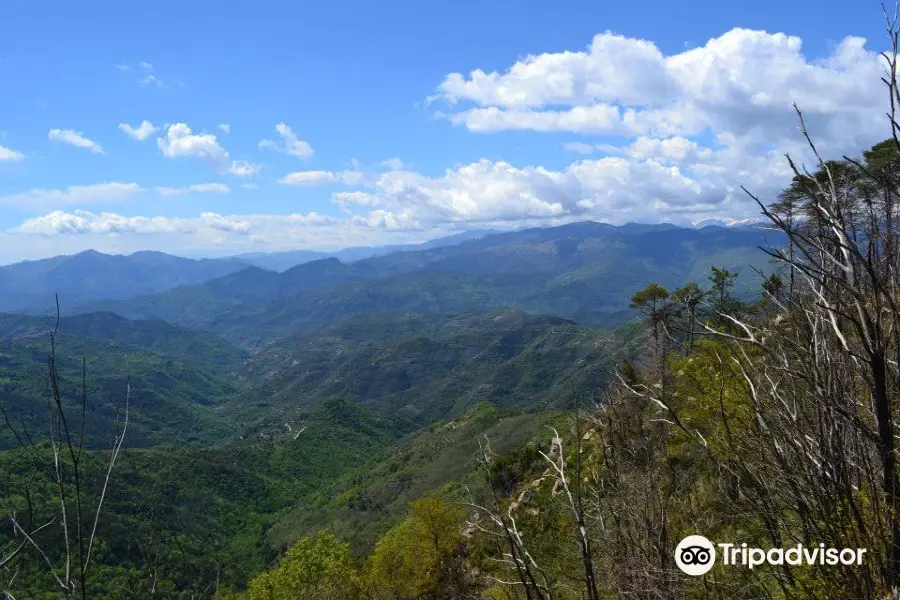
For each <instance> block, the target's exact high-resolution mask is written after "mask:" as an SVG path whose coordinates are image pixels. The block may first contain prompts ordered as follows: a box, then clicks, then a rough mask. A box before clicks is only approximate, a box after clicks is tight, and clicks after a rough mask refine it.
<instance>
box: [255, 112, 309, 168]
mask: <svg viewBox="0 0 900 600" xmlns="http://www.w3.org/2000/svg"><path fill="white" fill-rule="evenodd" d="M275 131H276V132H277V133H278V135H280V136H281V141H280V142H277V141H273V140H260V142H259V148H260V149H261V150H274V151H276V152H281V153H282V154H287V155H290V156H296V157H298V158H302V159H308V158H310V157H311V156H312V155H313V153H314V152H313V149H312V146H310V145H309V143H308V142H305V141H303V140H301V139H298V138H297V135H296V134H295V133H294V132H293V130H292V129H291V128H290V127H288V126H287V125H286V124H285V123H284V122H283V121H282V122H281V123H279V124H278V125H276V126H275Z"/></svg>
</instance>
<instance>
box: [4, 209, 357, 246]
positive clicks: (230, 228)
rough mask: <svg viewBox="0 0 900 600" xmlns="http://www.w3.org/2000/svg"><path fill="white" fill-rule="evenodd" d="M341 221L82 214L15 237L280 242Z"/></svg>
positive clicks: (30, 226)
mask: <svg viewBox="0 0 900 600" xmlns="http://www.w3.org/2000/svg"><path fill="white" fill-rule="evenodd" d="M339 223H340V221H339V220H337V219H335V218H333V217H328V216H325V215H321V214H319V213H315V212H311V213H308V214H306V215H303V214H283V215H265V214H251V215H221V214H218V213H213V212H204V213H200V215H199V216H197V217H192V218H182V217H145V216H123V215H120V214H117V213H111V212H101V213H94V212H90V211H85V210H74V211H72V212H64V211H61V210H55V211H53V212H51V213H49V214H46V215H43V216H40V217H34V218H31V219H27V220H26V221H25V222H24V223H22V225H20V226H19V227H17V228H16V229H15V231H14V233H20V234H40V235H43V236H69V235H79V236H89V235H126V234H137V235H167V234H190V235H191V236H193V237H195V238H198V239H199V240H204V239H205V241H207V242H209V240H210V236H214V235H218V234H220V233H227V234H231V235H236V236H246V235H250V234H254V235H256V236H257V238H258V239H266V238H269V239H271V240H272V241H273V242H274V243H278V242H280V241H282V240H281V239H280V238H279V237H278V236H285V235H296V234H298V233H302V231H309V230H312V229H315V228H333V227H334V226H335V225H336V224H339Z"/></svg>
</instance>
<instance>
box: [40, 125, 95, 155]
mask: <svg viewBox="0 0 900 600" xmlns="http://www.w3.org/2000/svg"><path fill="white" fill-rule="evenodd" d="M47 139H49V140H50V141H51V142H59V143H62V144H68V145H70V146H75V147H76V148H84V149H85V150H88V151H89V152H93V153H94V154H103V153H104V150H103V146H101V145H100V144H98V143H97V142H95V141H93V140H90V139H88V138H86V137H85V136H84V134H83V133H81V132H80V131H75V130H74V129H51V130H50V133H49V134H47Z"/></svg>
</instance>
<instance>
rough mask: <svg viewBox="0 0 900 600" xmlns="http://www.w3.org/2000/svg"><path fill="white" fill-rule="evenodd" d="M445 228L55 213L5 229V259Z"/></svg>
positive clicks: (1, 237) (286, 246) (213, 250)
mask: <svg viewBox="0 0 900 600" xmlns="http://www.w3.org/2000/svg"><path fill="white" fill-rule="evenodd" d="M445 233H448V232H446V231H412V230H398V231H390V232H386V231H385V230H383V229H376V228H372V227H369V226H367V225H365V224H360V223H355V222H353V220H351V219H338V218H335V217H331V216H328V215H323V214H321V213H316V212H310V213H306V214H299V213H294V214H230V215H229V214H219V213H212V212H207V213H201V214H199V215H197V216H194V217H190V218H174V217H160V216H157V217H154V216H127V215H123V214H119V213H113V212H100V211H94V212H91V211H84V210H73V211H68V212H67V211H54V212H50V213H47V214H44V215H42V216H39V217H35V218H32V219H28V220H27V221H25V222H24V223H22V224H21V225H20V226H19V227H16V228H15V229H14V230H9V231H6V232H0V257H2V260H5V261H10V260H24V259H33V258H39V257H42V256H48V255H55V254H60V253H74V252H79V251H81V250H85V249H87V248H93V249H95V250H99V251H101V252H115V253H129V252H134V251H137V250H146V249H154V250H161V251H167V252H175V253H177V254H194V253H198V254H200V253H202V254H207V255H209V254H221V255H232V254H235V253H238V252H251V251H279V250H290V249H296V248H314V249H319V250H335V249H338V248H345V247H348V246H355V245H376V244H382V243H412V242H421V241H425V240H427V239H431V238H433V237H437V236H440V235H443V234H445Z"/></svg>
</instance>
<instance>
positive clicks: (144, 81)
mask: <svg viewBox="0 0 900 600" xmlns="http://www.w3.org/2000/svg"><path fill="white" fill-rule="evenodd" d="M138 82H139V83H140V84H141V85H155V86H156V87H158V88H164V87H166V84H164V83H163V82H162V80H161V79H159V78H158V77H157V76H156V75H154V74H152V73H147V74H146V75H144V76H143V77H141V78H140V79H139V80H138Z"/></svg>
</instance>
